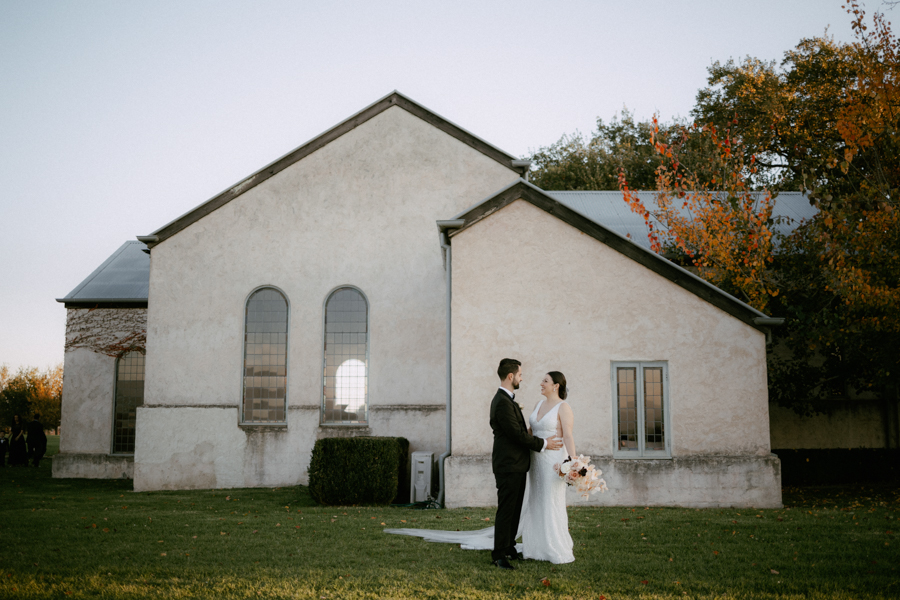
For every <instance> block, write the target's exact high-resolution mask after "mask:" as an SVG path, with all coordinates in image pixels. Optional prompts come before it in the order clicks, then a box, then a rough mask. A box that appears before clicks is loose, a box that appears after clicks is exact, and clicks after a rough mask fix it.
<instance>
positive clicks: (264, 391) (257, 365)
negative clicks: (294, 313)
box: [242, 288, 288, 424]
mask: <svg viewBox="0 0 900 600" xmlns="http://www.w3.org/2000/svg"><path fill="white" fill-rule="evenodd" d="M287 343H288V303H287V299H286V298H285V297H284V295H283V294H282V293H281V292H279V291H278V290H276V289H274V288H262V289H259V290H256V291H255V292H253V294H251V296H250V298H249V299H248V300H247V307H246V310H245V317H244V377H243V379H244V383H243V385H244V388H243V400H242V404H243V411H242V412H243V414H242V420H243V422H244V423H263V424H264V423H284V422H285V421H286V419H285V410H286V397H287V396H286V390H287Z"/></svg>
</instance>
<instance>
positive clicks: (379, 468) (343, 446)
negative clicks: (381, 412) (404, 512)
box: [309, 437, 409, 506]
mask: <svg viewBox="0 0 900 600" xmlns="http://www.w3.org/2000/svg"><path fill="white" fill-rule="evenodd" d="M408 462H409V441H407V440H406V439H405V438H400V437H351V438H325V439H321V440H317V441H316V445H315V446H314V447H313V451H312V458H311V459H310V461H309V493H310V495H311V496H312V497H313V499H314V500H315V501H316V502H318V503H319V504H324V505H330V506H352V505H361V504H374V505H385V504H390V503H391V501H392V500H394V499H395V498H397V499H398V500H399V501H400V502H408V501H409V499H408V494H409V465H408ZM403 484H405V485H403ZM402 489H406V490H407V491H406V496H407V498H403V497H401V496H398V492H402Z"/></svg>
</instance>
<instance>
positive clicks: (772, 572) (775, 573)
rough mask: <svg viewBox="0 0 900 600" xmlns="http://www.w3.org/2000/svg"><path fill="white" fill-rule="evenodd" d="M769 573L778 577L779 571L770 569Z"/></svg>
mask: <svg viewBox="0 0 900 600" xmlns="http://www.w3.org/2000/svg"><path fill="white" fill-rule="evenodd" d="M769 573H771V574H772V575H778V571H776V570H775V569H769Z"/></svg>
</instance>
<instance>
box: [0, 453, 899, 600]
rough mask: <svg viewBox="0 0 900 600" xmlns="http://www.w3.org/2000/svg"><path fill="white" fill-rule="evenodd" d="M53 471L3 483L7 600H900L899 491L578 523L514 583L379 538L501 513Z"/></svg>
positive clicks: (1, 568) (439, 547)
mask: <svg viewBox="0 0 900 600" xmlns="http://www.w3.org/2000/svg"><path fill="white" fill-rule="evenodd" d="M51 443H52V442H51ZM44 463H45V464H43V465H42V466H41V467H40V468H39V469H26V468H23V467H16V468H6V469H2V470H0V598H21V599H26V598H148V597H149V598H311V599H315V600H321V599H323V598H325V599H332V598H351V599H382V598H384V599H387V598H475V599H487V598H572V599H594V600H597V599H599V598H606V599H611V600H612V599H625V598H635V599H636V598H709V599H712V598H748V599H749V598H785V599H787V598H804V599H819V598H822V599H826V598H827V599H850V598H897V597H900V541H898V540H897V535H896V533H897V532H898V529H900V523H898V521H897V518H898V517H900V487H898V486H897V485H896V484H894V485H882V486H879V487H869V486H862V487H855V488H803V489H800V488H797V489H789V490H786V491H785V508H784V509H780V510H746V509H742V510H735V509H721V510H720V509H703V510H695V509H683V508H652V509H651V508H645V507H634V508H607V509H599V508H578V507H573V508H570V509H569V524H570V527H571V533H572V537H573V539H574V541H575V557H576V561H575V563H573V564H569V565H559V566H554V565H551V564H548V563H542V562H533V561H528V562H525V563H524V564H522V566H521V567H520V568H519V569H518V570H516V571H515V572H504V571H501V570H499V569H496V568H494V567H491V566H490V564H489V561H490V558H489V552H486V551H484V552H479V551H463V550H460V549H459V548H458V547H454V546H451V545H448V544H431V543H428V542H424V541H422V540H420V539H417V538H406V537H399V536H390V535H386V534H384V533H382V532H381V530H382V529H383V528H385V527H404V526H412V527H432V528H442V529H476V528H480V527H484V526H486V525H489V524H490V523H491V521H488V520H487V519H491V520H492V519H493V516H494V515H493V511H492V510H490V509H459V510H412V509H401V508H369V507H344V508H333V507H332V508H325V507H319V506H316V505H315V503H314V502H313V501H312V500H311V499H310V498H309V496H308V494H307V493H306V489H305V488H302V487H295V488H282V489H237V490H217V491H190V492H187V491H185V492H152V493H134V492H132V491H131V482H130V481H109V480H101V481H98V480H74V479H52V478H51V477H50V461H49V460H46V461H44ZM545 578H546V582H547V583H548V584H549V585H544V583H543V582H542V580H543V579H545Z"/></svg>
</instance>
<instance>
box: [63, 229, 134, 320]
mask: <svg viewBox="0 0 900 600" xmlns="http://www.w3.org/2000/svg"><path fill="white" fill-rule="evenodd" d="M146 250H147V246H146V245H144V244H142V243H141V242H136V241H129V242H125V243H124V244H122V245H121V246H120V247H119V249H118V250H116V251H115V252H113V254H112V256H110V257H109V258H107V259H106V261H104V262H103V264H102V265H100V266H99V267H97V269H96V270H94V272H93V273H91V274H90V275H88V276H87V278H86V279H85V280H84V281H82V282H81V283H79V284H78V286H77V287H76V288H75V289H74V290H72V291H71V292H69V293H68V294H67V295H66V296H65V297H64V298H57V302H65V303H66V304H67V305H68V304H78V303H95V304H103V303H117V304H130V303H134V304H144V305H146V303H147V296H148V295H149V292H150V255H149V254H147V252H146Z"/></svg>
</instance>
